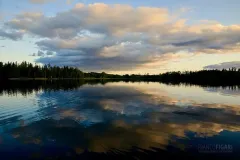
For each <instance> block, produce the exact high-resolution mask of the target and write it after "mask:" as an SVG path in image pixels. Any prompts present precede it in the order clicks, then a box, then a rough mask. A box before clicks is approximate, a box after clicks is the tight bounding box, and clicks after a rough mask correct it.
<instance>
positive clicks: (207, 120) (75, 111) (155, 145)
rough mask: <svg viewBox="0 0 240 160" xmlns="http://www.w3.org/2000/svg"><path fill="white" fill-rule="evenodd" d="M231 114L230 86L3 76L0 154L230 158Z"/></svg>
mask: <svg viewBox="0 0 240 160" xmlns="http://www.w3.org/2000/svg"><path fill="white" fill-rule="evenodd" d="M239 115H240V90H239V87H238V86H234V87H200V86H186V85H166V84H161V83H158V82H148V83H146V82H135V83H132V82H109V83H103V82H101V83H98V82H92V83H91V82H90V83H83V82H66V81H65V82H61V83H59V82H58V81H54V82H32V81H31V82H29V81H25V82H19V81H17V82H8V83H7V84H6V83H4V84H3V83H2V85H1V87H0V153H2V154H1V155H2V156H9V154H10V153H15V152H16V154H15V155H18V154H19V155H22V156H26V157H34V156H35V157H41V156H43V157H44V156H53V157H54V156H56V155H59V154H63V155H65V156H78V155H81V154H83V153H86V152H88V153H95V154H100V153H101V154H102V153H105V154H110V153H112V154H111V155H114V154H115V155H124V154H130V153H131V154H136V156H140V157H141V156H143V155H142V154H139V153H144V156H146V155H147V154H155V153H156V152H159V153H160V152H161V153H172V152H174V153H187V154H190V153H191V154H193V153H194V154H204V155H206V156H212V155H215V154H217V155H221V154H224V155H228V156H236V157H238V152H239V151H240V116H239Z"/></svg>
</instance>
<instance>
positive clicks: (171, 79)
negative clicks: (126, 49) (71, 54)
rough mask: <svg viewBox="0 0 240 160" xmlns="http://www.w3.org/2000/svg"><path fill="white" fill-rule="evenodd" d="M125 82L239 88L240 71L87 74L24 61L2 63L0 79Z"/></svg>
mask: <svg viewBox="0 0 240 160" xmlns="http://www.w3.org/2000/svg"><path fill="white" fill-rule="evenodd" d="M14 78H17V79H24V78H27V79H124V80H130V81H158V82H163V83H168V84H180V83H187V84H199V85H216V86H217V85H238V84H240V69H237V68H230V69H223V70H200V71H184V72H180V71H178V72H166V73H161V74H155V75H150V74H144V75H141V74H131V75H128V74H125V75H116V74H107V73H105V72H101V73H96V72H88V73H87V72H83V71H81V70H79V69H78V68H75V67H68V66H63V67H59V66H51V65H50V64H48V65H42V66H40V65H36V64H35V65H33V64H31V63H27V62H22V63H17V62H7V63H3V62H0V79H1V80H7V79H14Z"/></svg>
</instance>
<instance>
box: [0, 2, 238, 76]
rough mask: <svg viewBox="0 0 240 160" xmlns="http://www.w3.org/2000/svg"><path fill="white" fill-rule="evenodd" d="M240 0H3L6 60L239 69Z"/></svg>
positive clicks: (136, 69) (106, 67)
mask: <svg viewBox="0 0 240 160" xmlns="http://www.w3.org/2000/svg"><path fill="white" fill-rule="evenodd" d="M239 8H240V1H239V0H211V1H209V0H168V1H159V0H148V1H140V0H115V1H112V0H111V1H110V0H103V1H95V0H21V1H17V0H7V1H5V0H0V61H3V62H8V61H14V62H15V61H16V62H19V63H20V62H22V61H27V62H31V63H37V64H48V63H50V64H52V65H58V66H63V65H68V66H74V67H78V68H79V69H81V70H83V71H87V72H90V71H95V72H102V71H105V72H108V73H117V74H133V73H134V74H135V73H137V74H138V73H140V74H145V73H150V74H158V73H162V72H167V71H185V70H194V71H195V70H201V69H222V68H230V67H237V68H240V16H239V15H240V11H239Z"/></svg>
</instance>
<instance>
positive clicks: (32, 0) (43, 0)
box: [28, 0, 55, 4]
mask: <svg viewBox="0 0 240 160" xmlns="http://www.w3.org/2000/svg"><path fill="white" fill-rule="evenodd" d="M28 1H29V2H30V3H33V4H44V3H48V2H53V1H55V0H28Z"/></svg>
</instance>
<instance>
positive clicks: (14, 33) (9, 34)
mask: <svg viewBox="0 0 240 160" xmlns="http://www.w3.org/2000/svg"><path fill="white" fill-rule="evenodd" d="M0 37H2V38H4V39H6V38H7V39H11V40H14V41H16V40H19V39H21V38H22V37H23V32H21V31H12V32H6V31H3V30H0Z"/></svg>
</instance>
